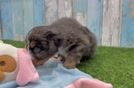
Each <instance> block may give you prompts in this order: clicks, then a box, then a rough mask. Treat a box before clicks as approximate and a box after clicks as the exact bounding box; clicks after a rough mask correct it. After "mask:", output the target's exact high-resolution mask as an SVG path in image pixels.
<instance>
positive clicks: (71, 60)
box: [63, 55, 80, 69]
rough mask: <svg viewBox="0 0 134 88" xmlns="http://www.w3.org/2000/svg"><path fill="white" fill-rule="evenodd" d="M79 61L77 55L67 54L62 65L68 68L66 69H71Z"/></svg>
mask: <svg viewBox="0 0 134 88" xmlns="http://www.w3.org/2000/svg"><path fill="white" fill-rule="evenodd" d="M79 63H80V58H79V57H76V56H72V55H68V56H67V57H66V58H65V61H64V63H63V66H64V67H66V68H68V69H72V68H75V67H76V65H77V64H79Z"/></svg>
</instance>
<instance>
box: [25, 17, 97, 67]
mask: <svg viewBox="0 0 134 88" xmlns="http://www.w3.org/2000/svg"><path fill="white" fill-rule="evenodd" d="M26 45H27V49H28V50H29V51H30V53H31V55H32V56H33V57H34V59H33V62H34V64H35V65H37V66H38V65H40V64H43V63H44V62H46V61H47V60H48V59H49V58H50V57H52V56H54V55H55V54H57V55H58V56H59V57H61V58H62V61H63V65H64V66H65V67H66V68H75V67H76V65H77V64H79V63H80V60H81V59H82V57H83V56H90V57H92V56H94V54H95V50H96V46H97V42H96V37H95V35H94V34H93V33H92V32H91V31H89V30H88V29H87V28H86V27H84V26H82V25H81V24H80V23H78V22H77V21H76V20H75V19H73V18H61V19H59V20H57V21H55V22H53V23H52V24H50V25H48V26H38V27H34V28H33V29H32V30H31V31H30V32H29V33H28V34H27V37H26Z"/></svg>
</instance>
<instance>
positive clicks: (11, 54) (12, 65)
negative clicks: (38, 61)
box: [0, 41, 39, 85]
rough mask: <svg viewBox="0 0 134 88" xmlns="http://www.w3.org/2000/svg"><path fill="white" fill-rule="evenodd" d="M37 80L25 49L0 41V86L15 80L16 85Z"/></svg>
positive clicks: (37, 76) (36, 74) (37, 77)
mask: <svg viewBox="0 0 134 88" xmlns="http://www.w3.org/2000/svg"><path fill="white" fill-rule="evenodd" d="M38 79H39V75H38V73H37V71H36V69H35V67H34V66H33V63H32V60H31V56H30V54H29V53H28V52H27V51H26V49H23V48H16V47H14V46H12V45H10V44H5V43H3V42H2V41H0V84H2V83H5V82H8V81H11V80H16V83H17V84H18V85H25V84H27V83H29V82H35V81H36V80H38Z"/></svg>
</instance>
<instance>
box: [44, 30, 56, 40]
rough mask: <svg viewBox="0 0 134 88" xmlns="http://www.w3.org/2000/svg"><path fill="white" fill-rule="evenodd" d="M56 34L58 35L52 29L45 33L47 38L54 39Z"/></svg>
mask: <svg viewBox="0 0 134 88" xmlns="http://www.w3.org/2000/svg"><path fill="white" fill-rule="evenodd" d="M54 36H56V34H54V33H53V32H51V31H48V32H46V33H45V34H44V36H43V37H45V38H47V39H52V38H53V37H54Z"/></svg>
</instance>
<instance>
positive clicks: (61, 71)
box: [1, 59, 112, 88]
mask: <svg viewBox="0 0 134 88" xmlns="http://www.w3.org/2000/svg"><path fill="white" fill-rule="evenodd" d="M37 70H38V73H39V76H40V79H39V81H37V82H35V83H33V82H32V83H29V84H27V85H25V86H22V87H17V85H16V84H15V82H12V83H11V82H10V83H8V84H5V85H3V86H2V87H1V88H15V87H14V86H16V87H17V88H112V85H111V84H108V83H105V82H102V81H99V80H97V79H94V78H93V77H91V76H90V75H88V74H86V73H84V72H82V71H80V70H78V69H77V68H75V69H66V68H65V67H63V65H62V63H61V62H60V61H57V60H55V59H50V60H49V61H48V62H47V63H45V64H44V65H42V66H40V67H38V68H37ZM9 85H10V87H9Z"/></svg>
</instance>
